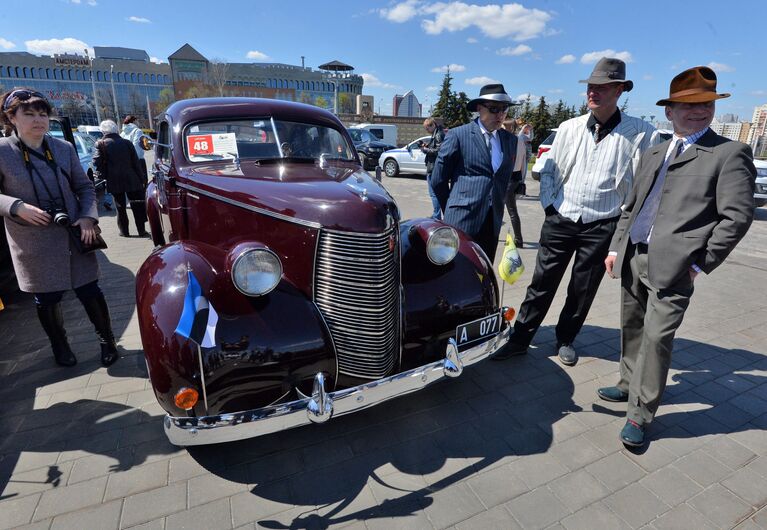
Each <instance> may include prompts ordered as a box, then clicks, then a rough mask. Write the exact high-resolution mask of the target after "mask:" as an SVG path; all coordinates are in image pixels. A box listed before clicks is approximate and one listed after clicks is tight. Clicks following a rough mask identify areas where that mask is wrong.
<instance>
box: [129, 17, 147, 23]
mask: <svg viewBox="0 0 767 530" xmlns="http://www.w3.org/2000/svg"><path fill="white" fill-rule="evenodd" d="M125 20H127V21H128V22H136V23H138V24H151V23H152V21H151V20H149V19H148V18H144V17H128V18H126V19H125Z"/></svg>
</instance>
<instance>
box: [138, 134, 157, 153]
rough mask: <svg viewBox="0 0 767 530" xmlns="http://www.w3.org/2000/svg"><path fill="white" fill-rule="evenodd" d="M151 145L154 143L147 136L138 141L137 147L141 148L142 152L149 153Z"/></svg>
mask: <svg viewBox="0 0 767 530" xmlns="http://www.w3.org/2000/svg"><path fill="white" fill-rule="evenodd" d="M153 144H154V142H153V141H152V140H150V139H149V137H148V136H142V137H141V138H140V139H139V145H140V146H141V149H143V150H144V151H151V150H152V145H153Z"/></svg>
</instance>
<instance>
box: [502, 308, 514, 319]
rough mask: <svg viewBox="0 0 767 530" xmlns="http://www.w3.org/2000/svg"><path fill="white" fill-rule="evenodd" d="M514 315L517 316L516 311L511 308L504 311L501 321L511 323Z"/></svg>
mask: <svg viewBox="0 0 767 530" xmlns="http://www.w3.org/2000/svg"><path fill="white" fill-rule="evenodd" d="M516 315H517V311H516V310H515V309H514V308H513V307H510V308H508V309H507V310H506V311H504V312H503V319H504V320H505V321H506V322H511V321H512V320H514V317H515V316H516Z"/></svg>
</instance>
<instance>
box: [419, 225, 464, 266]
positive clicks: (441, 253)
mask: <svg viewBox="0 0 767 530" xmlns="http://www.w3.org/2000/svg"><path fill="white" fill-rule="evenodd" d="M456 254H458V233H457V232H456V231H455V230H454V229H453V228H450V227H449V226H443V227H441V228H437V229H436V230H435V231H434V232H432V233H431V235H429V240H428V241H427V242H426V255H427V256H428V257H429V261H431V262H432V263H434V264H435V265H447V264H448V263H450V262H451V261H453V258H455V255H456Z"/></svg>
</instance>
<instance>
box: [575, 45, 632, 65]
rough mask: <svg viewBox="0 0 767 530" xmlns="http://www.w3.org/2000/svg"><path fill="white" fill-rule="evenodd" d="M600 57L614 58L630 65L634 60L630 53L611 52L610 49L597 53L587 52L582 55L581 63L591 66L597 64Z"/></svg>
mask: <svg viewBox="0 0 767 530" xmlns="http://www.w3.org/2000/svg"><path fill="white" fill-rule="evenodd" d="M602 57H614V58H616V59H620V60H621V61H623V62H624V63H630V62H632V61H633V60H634V58H633V57H631V53H630V52H627V51H623V52H616V51H615V50H612V49H610V48H608V49H606V50H602V51H598V52H589V53H584V54H583V55H582V56H581V62H582V63H583V64H591V63H595V62H597V61H598V60H599V59H601V58H602Z"/></svg>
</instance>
